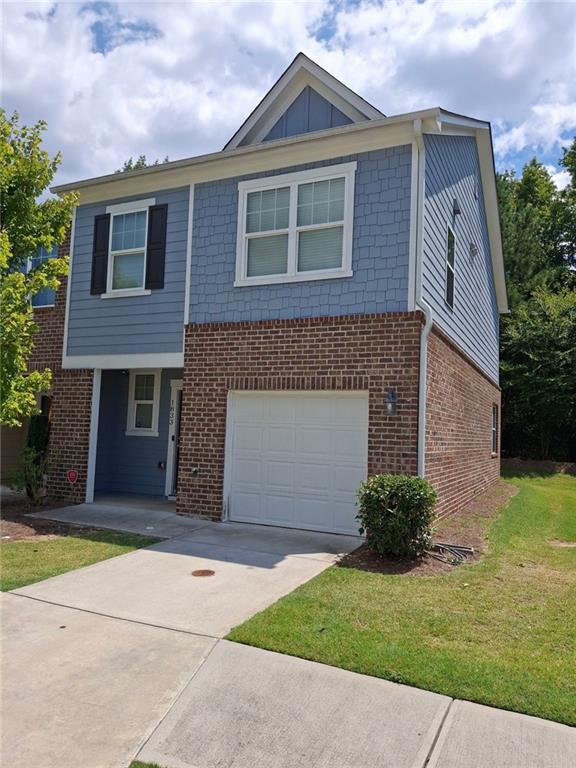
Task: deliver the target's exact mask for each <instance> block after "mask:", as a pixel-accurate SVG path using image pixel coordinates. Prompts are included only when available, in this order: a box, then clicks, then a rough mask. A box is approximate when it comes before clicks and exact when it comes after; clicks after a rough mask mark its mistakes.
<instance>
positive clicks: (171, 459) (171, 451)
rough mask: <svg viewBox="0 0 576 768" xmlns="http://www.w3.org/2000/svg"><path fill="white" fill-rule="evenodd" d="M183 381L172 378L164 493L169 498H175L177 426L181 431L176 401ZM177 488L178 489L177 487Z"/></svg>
mask: <svg viewBox="0 0 576 768" xmlns="http://www.w3.org/2000/svg"><path fill="white" fill-rule="evenodd" d="M182 389H183V381H182V379H171V380H170V408H169V411H168V448H167V450H166V482H165V484H164V494H165V495H166V496H168V498H174V496H173V493H172V491H173V490H174V488H173V487H172V480H173V478H174V469H175V466H174V463H175V457H176V448H177V445H176V440H175V437H176V428H177V427H178V432H180V425H179V424H178V422H177V413H176V402H177V395H176V393H177V392H182ZM176 490H177V489H176Z"/></svg>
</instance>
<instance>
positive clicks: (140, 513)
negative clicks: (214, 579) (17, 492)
mask: <svg viewBox="0 0 576 768" xmlns="http://www.w3.org/2000/svg"><path fill="white" fill-rule="evenodd" d="M29 516H30V517H39V518H43V519H45V520H57V521H59V522H62V523H70V524H71V525H80V526H88V527H92V528H105V529H110V530H112V531H124V532H125V533H140V534H142V535H144V536H157V537H158V538H160V539H169V538H172V537H174V536H182V535H183V534H187V533H192V532H193V531H196V530H198V529H199V528H201V527H203V526H205V525H210V521H209V520H202V519H200V518H192V517H182V516H181V515H177V514H176V512H175V510H174V508H173V505H172V508H170V506H167V505H166V503H164V505H163V506H160V505H154V504H152V505H151V506H149V503H148V502H142V501H140V503H139V504H138V503H125V502H123V503H120V504H112V503H109V502H108V503H101V502H98V503H95V504H76V505H74V506H70V507H62V508H61V509H50V510H42V511H40V512H32V513H31V514H30V515H29Z"/></svg>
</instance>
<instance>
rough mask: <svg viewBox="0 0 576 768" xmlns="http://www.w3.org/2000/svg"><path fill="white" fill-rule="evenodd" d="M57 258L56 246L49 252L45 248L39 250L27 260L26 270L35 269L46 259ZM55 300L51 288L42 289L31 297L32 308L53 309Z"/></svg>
mask: <svg viewBox="0 0 576 768" xmlns="http://www.w3.org/2000/svg"><path fill="white" fill-rule="evenodd" d="M57 256H58V246H56V245H55V246H54V248H52V250H51V251H50V252H48V251H47V250H46V249H45V248H39V249H38V252H37V253H36V255H35V256H32V257H31V258H30V259H28V270H29V271H30V270H31V269H35V268H36V267H39V266H40V264H43V263H44V262H45V261H48V259H55V258H56V257H57ZM55 299H56V291H54V290H53V289H52V288H43V289H42V290H41V291H38V293H37V294H35V295H34V296H32V299H31V301H32V306H33V307H53V306H54V302H55Z"/></svg>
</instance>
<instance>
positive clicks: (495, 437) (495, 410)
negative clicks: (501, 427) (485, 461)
mask: <svg viewBox="0 0 576 768" xmlns="http://www.w3.org/2000/svg"><path fill="white" fill-rule="evenodd" d="M492 453H493V454H494V455H496V454H497V453H498V406H497V405H496V404H494V405H493V406H492Z"/></svg>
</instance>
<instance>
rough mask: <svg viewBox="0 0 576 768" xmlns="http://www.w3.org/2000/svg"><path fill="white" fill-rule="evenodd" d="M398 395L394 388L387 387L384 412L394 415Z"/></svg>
mask: <svg viewBox="0 0 576 768" xmlns="http://www.w3.org/2000/svg"><path fill="white" fill-rule="evenodd" d="M397 405H398V395H397V394H396V390H395V389H389V390H388V392H387V393H386V413H387V414H388V416H396V412H397V410H398V409H397Z"/></svg>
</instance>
